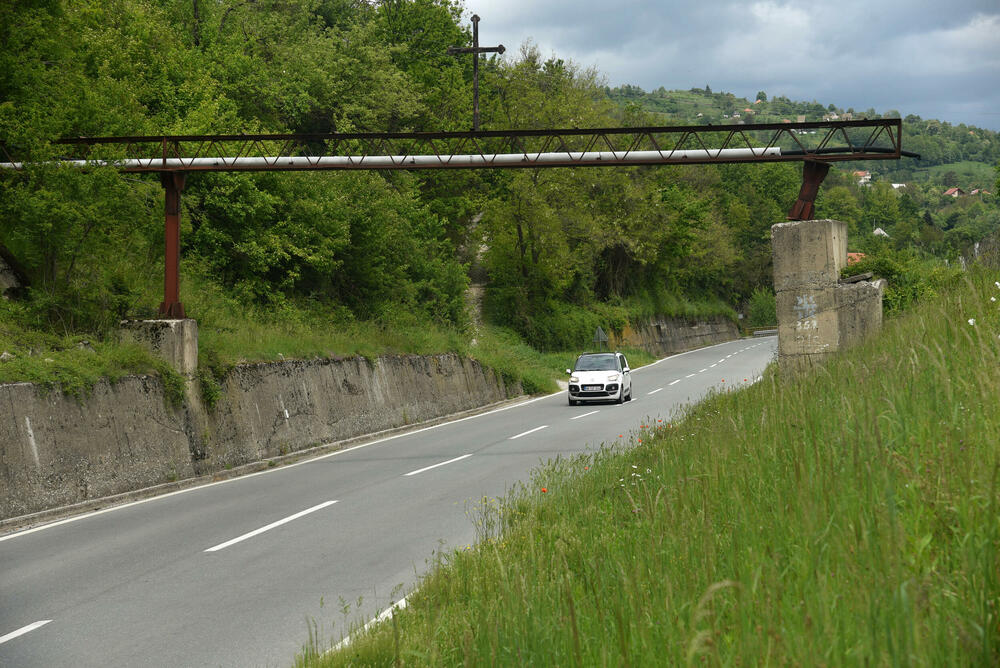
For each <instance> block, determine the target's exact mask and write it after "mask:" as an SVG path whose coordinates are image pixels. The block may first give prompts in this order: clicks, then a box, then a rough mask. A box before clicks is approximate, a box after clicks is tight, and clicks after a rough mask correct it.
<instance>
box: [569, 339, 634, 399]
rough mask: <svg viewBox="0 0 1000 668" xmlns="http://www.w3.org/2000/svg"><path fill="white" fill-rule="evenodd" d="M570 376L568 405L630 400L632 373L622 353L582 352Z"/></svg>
mask: <svg viewBox="0 0 1000 668" xmlns="http://www.w3.org/2000/svg"><path fill="white" fill-rule="evenodd" d="M566 373H568V374H569V405H570V406H576V405H577V404H579V403H583V402H586V401H614V402H617V403H619V404H620V403H622V402H623V401H631V400H632V371H631V369H629V368H628V361H627V360H626V359H625V356H624V355H622V354H621V353H618V352H615V353H584V354H583V355H580V356H579V357H577V358H576V365H575V366H574V367H573V370H572V371H571V370H569V369H566Z"/></svg>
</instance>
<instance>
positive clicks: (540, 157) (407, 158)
mask: <svg viewBox="0 0 1000 668" xmlns="http://www.w3.org/2000/svg"><path fill="white" fill-rule="evenodd" d="M780 155H781V149H780V148H778V147H772V148H723V149H696V150H676V151H672V150H662V151H586V152H584V151H553V152H547V153H493V154H479V153H473V154H463V155H444V154H442V155H360V156H353V155H348V156H285V157H282V156H275V157H264V158H225V157H216V158H166V159H164V158H127V159H122V160H64V161H61V164H63V165H69V166H73V167H81V168H85V167H104V166H111V167H116V168H118V169H122V170H126V171H176V170H195V171H197V170H233V171H240V170H246V171H254V170H263V169H267V170H282V169H287V170H297V169H410V168H414V169H432V168H449V167H451V168H457V167H487V168H488V167H533V166H538V167H552V166H562V167H573V166H583V165H590V166H593V165H659V164H669V163H685V162H698V161H704V160H713V161H716V160H723V161H725V160H734V161H737V160H750V159H753V158H762V157H779V156H780ZM23 167H24V163H22V162H0V169H22V168H23Z"/></svg>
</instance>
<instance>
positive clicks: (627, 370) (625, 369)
mask: <svg viewBox="0 0 1000 668" xmlns="http://www.w3.org/2000/svg"><path fill="white" fill-rule="evenodd" d="M622 371H623V372H624V373H628V372H629V371H631V369H629V368H628V367H624V368H623V369H622Z"/></svg>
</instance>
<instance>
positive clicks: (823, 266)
mask: <svg viewBox="0 0 1000 668" xmlns="http://www.w3.org/2000/svg"><path fill="white" fill-rule="evenodd" d="M771 248H772V252H773V255H774V291H775V296H776V300H777V306H778V364H779V366H780V367H781V369H782V371H786V370H798V369H803V368H809V367H810V366H812V365H813V364H815V363H817V362H819V361H821V360H823V359H824V358H826V357H827V356H828V355H830V354H832V353H835V352H837V351H839V350H843V349H845V348H848V347H850V346H852V345H855V344H856V343H858V342H860V341H861V340H863V339H864V338H865V337H866V336H868V335H869V334H870V333H872V332H875V331H877V330H878V329H879V328H880V327H881V326H882V294H883V292H884V288H885V281H882V280H879V281H875V282H869V281H856V282H853V283H841V281H840V271H841V269H843V267H844V266H845V265H846V263H847V225H846V223H843V222H841V221H839V220H802V221H791V222H787V223H779V224H777V225H774V226H772V227H771Z"/></svg>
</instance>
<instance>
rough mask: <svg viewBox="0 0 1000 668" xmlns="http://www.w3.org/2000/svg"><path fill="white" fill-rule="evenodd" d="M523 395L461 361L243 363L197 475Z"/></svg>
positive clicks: (214, 416)
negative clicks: (315, 444)
mask: <svg viewBox="0 0 1000 668" xmlns="http://www.w3.org/2000/svg"><path fill="white" fill-rule="evenodd" d="M520 393H521V388H520V387H519V386H517V387H508V386H507V385H506V384H505V383H504V382H503V381H502V380H501V379H500V378H498V377H497V376H496V374H495V373H493V372H492V371H491V370H489V369H485V368H484V367H483V366H482V365H480V364H479V363H478V362H474V361H472V360H469V359H466V358H461V357H459V356H457V355H434V356H426V357H421V356H416V355H405V356H393V357H380V358H378V359H377V360H376V361H375V362H374V364H371V363H369V362H368V361H366V360H365V359H363V358H360V357H354V358H349V359H344V360H340V361H336V360H315V361H291V360H290V361H286V362H279V363H277V364H252V365H244V366H240V367H237V368H236V369H234V370H233V371H232V372H231V373H230V374H229V375H228V377H227V378H226V380H225V383H224V386H223V398H222V399H220V401H219V403H218V405H217V406H216V407H215V410H214V411H212V413H211V415H210V419H209V420H208V424H207V430H206V431H205V432H204V437H203V438H200V441H199V443H198V445H197V447H196V448H195V450H196V459H195V469H196V471H198V472H204V471H208V470H215V469H219V468H222V467H226V466H237V465H240V464H243V463H246V462H251V461H256V460H258V459H263V458H266V457H273V456H277V455H282V454H285V453H287V452H290V451H292V450H297V449H300V448H302V447H304V446H307V445H310V444H314V443H320V442H326V441H335V440H341V439H345V438H350V437H352V436H355V435H358V434H367V433H372V432H376V431H380V430H383V429H390V428H393V427H398V426H403V425H407V424H413V423H416V422H422V421H424V420H428V419H430V418H434V417H437V416H440V415H448V414H451V413H456V412H458V411H462V410H467V409H469V408H475V407H477V406H483V405H486V404H490V403H494V402H497V401H502V400H503V399H506V398H508V397H510V396H514V395H517V394H520ZM199 434H200V432H199Z"/></svg>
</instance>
